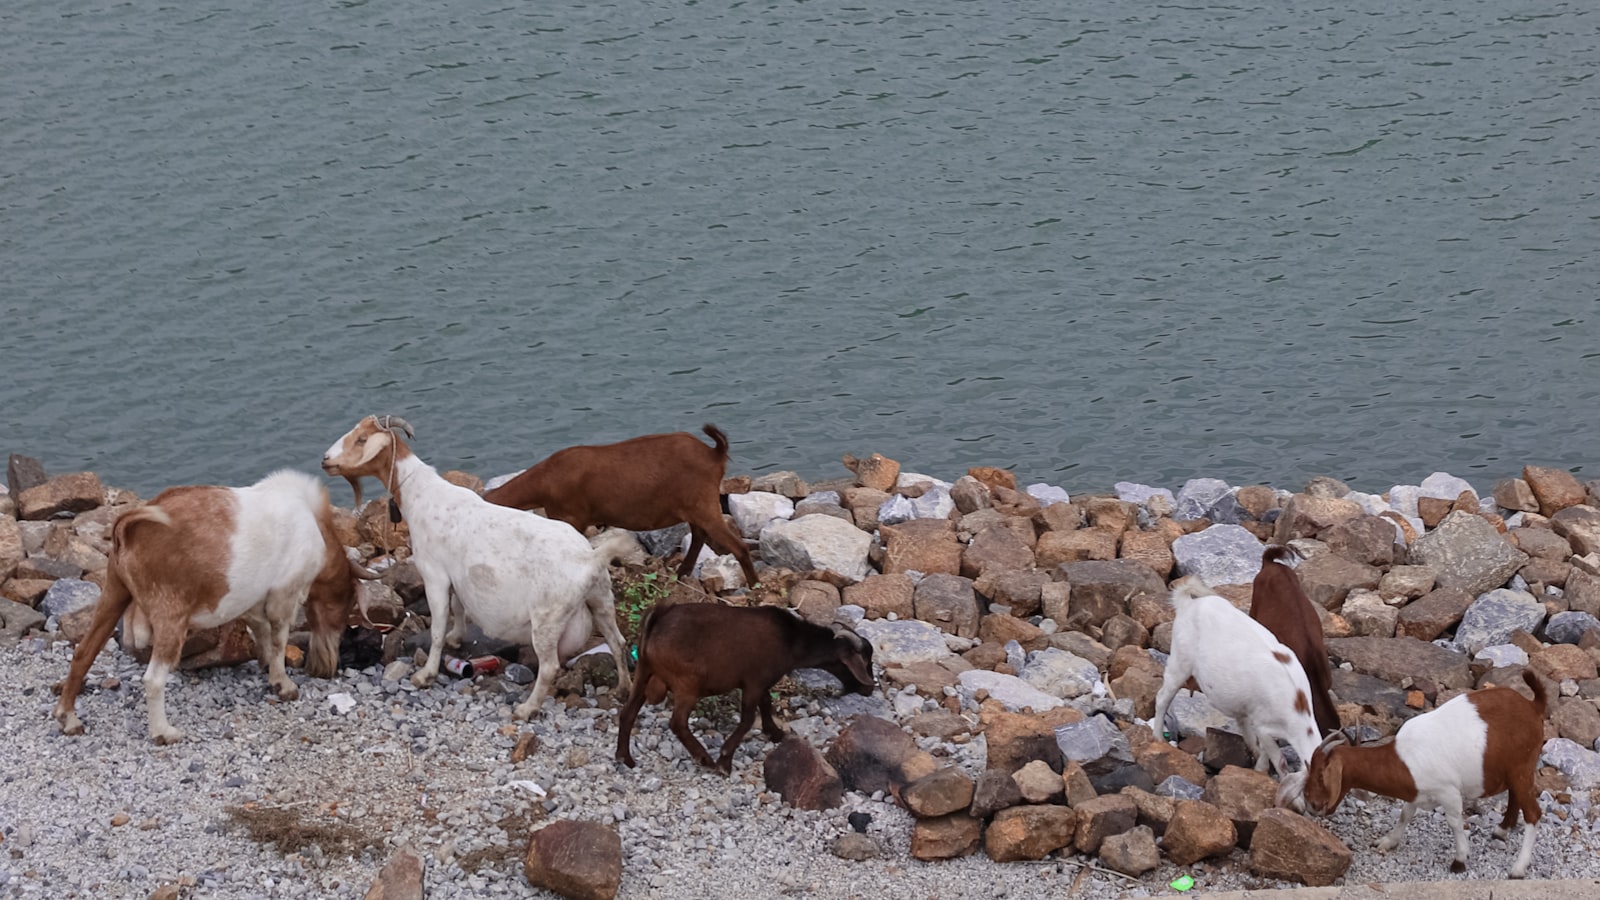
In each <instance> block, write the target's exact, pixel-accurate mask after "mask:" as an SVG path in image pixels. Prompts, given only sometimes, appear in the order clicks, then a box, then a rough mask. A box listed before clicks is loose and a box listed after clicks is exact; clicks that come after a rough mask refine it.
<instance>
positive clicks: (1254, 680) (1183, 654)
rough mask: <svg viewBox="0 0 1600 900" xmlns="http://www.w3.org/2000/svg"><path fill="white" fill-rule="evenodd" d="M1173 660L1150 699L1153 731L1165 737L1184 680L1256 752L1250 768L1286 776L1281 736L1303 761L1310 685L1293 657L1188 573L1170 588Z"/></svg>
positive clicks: (1311, 737)
mask: <svg viewBox="0 0 1600 900" xmlns="http://www.w3.org/2000/svg"><path fill="white" fill-rule="evenodd" d="M1172 605H1173V607H1174V608H1175V609H1176V610H1177V618H1175V619H1174V620H1173V622H1172V655H1171V657H1170V658H1169V659H1168V660H1167V670H1166V673H1165V675H1164V676H1163V678H1162V681H1161V690H1160V691H1159V692H1158V693H1157V694H1156V715H1155V719H1154V721H1153V722H1152V725H1153V726H1154V730H1155V732H1156V733H1157V734H1158V735H1159V734H1163V733H1164V732H1165V728H1166V725H1165V721H1166V714H1167V707H1168V706H1170V705H1171V703H1172V698H1173V696H1174V695H1175V694H1177V693H1178V688H1180V687H1182V686H1183V684H1184V682H1186V681H1188V680H1189V679H1190V678H1191V677H1192V678H1193V679H1194V680H1195V682H1196V683H1197V684H1199V685H1200V691H1201V693H1203V694H1205V695H1206V699H1207V700H1209V701H1210V702H1211V705H1212V706H1214V707H1216V709H1217V711H1218V712H1220V713H1222V714H1223V715H1225V716H1232V717H1233V718H1234V719H1236V720H1237V721H1238V723H1239V727H1240V729H1242V730H1243V732H1244V740H1245V744H1246V745H1247V746H1248V747H1249V748H1250V751H1251V752H1252V753H1254V754H1256V770H1257V771H1262V772H1264V771H1266V769H1267V763H1268V762H1269V761H1270V762H1271V764H1272V766H1273V768H1275V769H1276V770H1277V771H1278V777H1279V778H1280V779H1281V778H1282V777H1284V776H1285V775H1286V774H1288V769H1287V768H1286V767H1285V766H1284V761H1283V754H1282V752H1281V751H1280V750H1279V749H1278V739H1279V738H1282V739H1283V740H1284V741H1286V742H1288V744H1289V746H1291V747H1293V748H1294V751H1295V753H1297V754H1299V756H1300V760H1301V762H1302V763H1304V762H1305V761H1306V760H1309V759H1310V758H1311V753H1312V752H1313V751H1314V750H1316V749H1317V722H1316V719H1315V718H1313V716H1312V713H1311V686H1310V684H1309V683H1308V682H1307V681H1306V673H1305V670H1304V669H1303V668H1301V666H1300V661H1299V660H1297V659H1295V656H1294V652H1293V651H1291V650H1290V649H1289V648H1288V647H1285V646H1284V645H1283V644H1282V643H1280V642H1279V641H1278V639H1277V638H1275V637H1273V636H1272V632H1270V631H1268V630H1267V629H1266V628H1265V627H1264V626H1262V624H1261V623H1260V622H1257V621H1255V620H1254V619H1252V618H1250V617H1249V616H1248V615H1246V614H1245V613H1243V612H1240V611H1239V610H1238V609H1237V608H1235V607H1234V605H1233V604H1232V603H1229V602H1228V601H1227V600H1224V599H1223V598H1221V597H1218V596H1216V595H1215V594H1213V593H1212V592H1211V588H1210V587H1208V586H1207V585H1206V584H1205V583H1204V582H1203V581H1201V580H1200V579H1198V578H1196V577H1194V576H1192V575H1190V576H1187V577H1184V578H1180V579H1178V580H1177V581H1176V582H1173V585H1172Z"/></svg>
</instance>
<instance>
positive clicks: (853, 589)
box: [844, 573, 915, 619]
mask: <svg viewBox="0 0 1600 900" xmlns="http://www.w3.org/2000/svg"><path fill="white" fill-rule="evenodd" d="M914 589H915V585H913V584H912V582H911V576H910V575H904V574H894V575H878V574H876V573H874V574H872V575H868V576H867V577H866V580H864V581H862V582H860V583H858V584H852V585H847V586H845V589H844V602H845V603H853V604H855V605H857V606H859V607H861V608H862V609H864V610H866V611H867V613H866V615H867V618H869V619H882V618H885V617H887V616H888V615H889V614H890V613H894V614H895V616H896V617H897V618H901V619H910V618H912V617H913V612H914V609H915V608H914V607H913V606H912V603H911V597H912V592H913V590H914Z"/></svg>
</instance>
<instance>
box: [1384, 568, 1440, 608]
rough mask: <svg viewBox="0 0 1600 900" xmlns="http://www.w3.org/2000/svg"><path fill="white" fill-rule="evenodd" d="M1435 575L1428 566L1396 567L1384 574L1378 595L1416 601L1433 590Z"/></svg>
mask: <svg viewBox="0 0 1600 900" xmlns="http://www.w3.org/2000/svg"><path fill="white" fill-rule="evenodd" d="M1434 576H1435V573H1434V571H1433V570H1432V569H1430V568H1428V567H1427V566H1394V567H1392V568H1390V569H1389V571H1387V572H1385V573H1383V578H1382V579H1381V580H1380V581H1379V582H1378V593H1379V594H1382V595H1383V596H1385V597H1404V598H1406V599H1410V600H1415V599H1416V598H1418V597H1421V596H1422V595H1424V594H1426V593H1428V592H1429V591H1431V590H1433V581H1434Z"/></svg>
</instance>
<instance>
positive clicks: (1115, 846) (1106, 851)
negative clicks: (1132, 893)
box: [1100, 825, 1161, 878]
mask: <svg viewBox="0 0 1600 900" xmlns="http://www.w3.org/2000/svg"><path fill="white" fill-rule="evenodd" d="M1100 861H1101V862H1102V863H1105V866H1106V868H1108V869H1111V870H1112V871H1114V872H1121V873H1122V874H1124V875H1132V876H1133V877H1135V878H1137V877H1139V876H1140V875H1143V874H1144V873H1146V872H1148V871H1150V870H1151V869H1154V868H1156V867H1157V866H1159V865H1161V852H1160V851H1159V850H1157V849H1156V836H1155V832H1153V831H1151V830H1150V828H1148V827H1147V826H1144V825H1140V826H1138V827H1136V828H1132V829H1130V830H1128V831H1126V832H1124V833H1122V834H1113V835H1108V836H1107V837H1106V839H1105V840H1104V841H1102V842H1101V843H1100Z"/></svg>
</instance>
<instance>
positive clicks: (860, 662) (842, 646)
mask: <svg viewBox="0 0 1600 900" xmlns="http://www.w3.org/2000/svg"><path fill="white" fill-rule="evenodd" d="M858 640H859V638H858ZM833 645H834V647H835V649H837V650H838V651H839V661H840V662H842V663H844V667H845V668H846V669H849V670H850V674H851V675H854V676H855V677H856V680H857V681H859V682H861V683H862V684H872V683H874V679H873V677H872V664H871V663H869V662H867V659H866V657H865V656H863V655H862V653H861V649H860V648H859V647H857V646H856V645H855V644H854V643H853V642H852V641H851V640H850V638H849V637H846V636H844V635H839V636H837V637H835V638H834V639H833Z"/></svg>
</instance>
